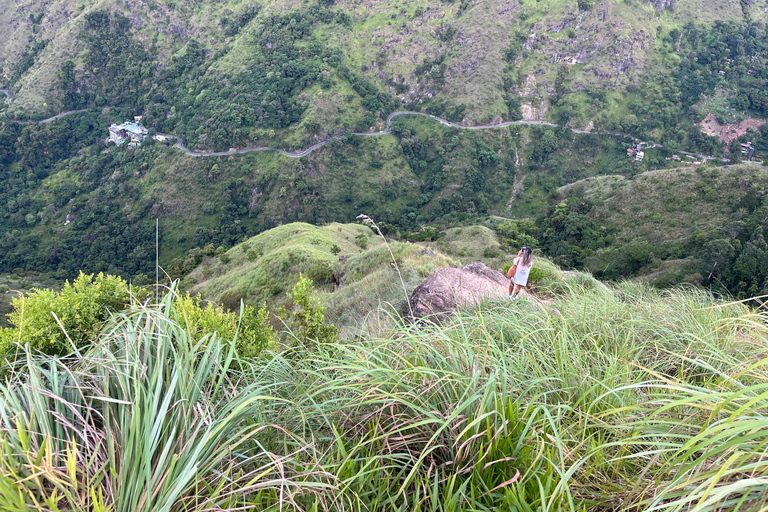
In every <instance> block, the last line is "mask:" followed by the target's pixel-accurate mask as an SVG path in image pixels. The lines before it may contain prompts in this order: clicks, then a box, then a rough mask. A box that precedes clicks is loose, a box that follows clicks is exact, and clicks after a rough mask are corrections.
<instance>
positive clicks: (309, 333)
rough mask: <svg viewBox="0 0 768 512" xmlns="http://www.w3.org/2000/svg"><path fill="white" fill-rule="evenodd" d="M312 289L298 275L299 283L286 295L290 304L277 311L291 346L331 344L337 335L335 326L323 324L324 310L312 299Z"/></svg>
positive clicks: (306, 281)
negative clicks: (314, 343) (288, 334)
mask: <svg viewBox="0 0 768 512" xmlns="http://www.w3.org/2000/svg"><path fill="white" fill-rule="evenodd" d="M313 289H314V288H313V287H312V281H311V280H310V279H307V278H306V277H304V276H303V275H299V282H297V283H296V284H295V285H294V287H293V290H292V291H291V292H289V293H288V297H289V298H290V303H289V304H287V305H286V306H283V307H282V308H280V309H279V310H278V317H279V318H280V319H281V320H282V321H283V322H284V323H285V325H286V326H287V327H288V329H289V331H290V335H291V337H292V338H293V343H292V344H295V345H299V346H303V347H307V348H309V347H310V346H311V343H312V342H318V343H333V342H335V341H336V339H337V337H338V334H339V329H338V328H337V327H336V326H335V325H332V324H326V323H325V318H324V316H323V312H324V311H325V309H326V308H324V307H323V306H321V305H320V301H319V300H318V299H317V298H315V297H312V291H313Z"/></svg>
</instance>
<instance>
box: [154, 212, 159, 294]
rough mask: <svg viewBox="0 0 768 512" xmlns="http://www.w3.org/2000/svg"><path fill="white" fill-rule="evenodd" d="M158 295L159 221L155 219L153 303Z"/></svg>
mask: <svg viewBox="0 0 768 512" xmlns="http://www.w3.org/2000/svg"><path fill="white" fill-rule="evenodd" d="M159 294H160V221H159V220H158V219H157V218H156V219H155V303H157V302H159V300H160V299H159V296H160V295H159Z"/></svg>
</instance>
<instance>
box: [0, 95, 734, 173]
mask: <svg viewBox="0 0 768 512" xmlns="http://www.w3.org/2000/svg"><path fill="white" fill-rule="evenodd" d="M0 92H1V93H4V94H5V97H6V103H8V105H10V104H11V102H12V101H13V97H12V96H11V93H10V92H9V91H8V90H7V89H0ZM87 110H88V109H80V110H67V111H65V112H61V113H59V114H56V115H55V116H53V117H49V118H47V119H42V120H39V121H36V120H31V119H30V120H12V122H14V123H17V124H32V123H50V122H51V121H55V120H56V119H60V118H62V117H64V116H68V115H70V114H76V113H78V112H86V111H87ZM399 116H422V117H428V118H430V119H433V120H435V121H437V122H438V123H440V124H442V125H445V126H448V127H451V128H458V129H461V130H493V129H496V128H506V127H509V126H524V125H529V126H549V127H551V128H559V126H560V125H558V124H555V123H549V122H546V121H507V122H504V123H498V124H481V125H477V126H463V125H460V124H458V123H452V122H451V121H448V120H447V119H443V118H442V117H437V116H433V115H430V114H425V113H423V112H415V111H412V110H400V111H397V112H393V113H391V114H389V115H388V116H387V127H386V129H384V130H381V131H378V132H365V133H353V134H352V135H358V136H361V137H373V136H377V135H387V134H390V133H392V120H393V119H394V118H396V117H399ZM566 129H568V130H570V131H572V132H573V133H580V134H591V135H610V136H614V137H627V138H630V139H632V140H634V141H635V142H638V143H639V142H642V141H641V140H640V139H638V138H636V137H633V136H632V135H629V134H626V133H606V132H588V131H586V130H578V129H576V128H568V127H566ZM157 135H160V136H163V137H167V138H169V139H173V140H175V141H176V147H177V148H179V149H180V150H182V151H183V152H184V153H186V154H187V155H188V156H191V157H202V156H229V155H243V154H245V153H253V152H256V151H275V152H277V153H280V154H281V155H285V156H287V157H289V158H302V157H305V156H307V155H308V154H310V153H312V152H313V151H315V150H316V149H320V148H321V147H323V146H325V145H326V144H329V143H331V142H333V141H335V140H339V139H341V138H342V136H341V135H336V136H333V137H326V138H324V139H322V140H321V141H320V142H318V143H316V144H313V145H311V146H309V147H307V148H304V149H302V150H301V151H299V152H297V153H291V152H290V151H285V150H284V149H278V148H270V147H266V146H256V147H246V148H240V149H232V150H229V151H194V150H191V149H189V148H188V147H186V146H185V145H184V141H183V140H182V139H181V137H179V136H177V135H172V134H169V133H158V134H157ZM662 147H664V146H662V145H661V144H656V143H649V144H648V145H647V146H646V149H650V148H662ZM679 153H681V154H683V155H689V156H695V157H698V158H701V159H703V160H720V161H721V162H730V160H729V159H727V158H717V157H714V156H708V155H702V154H699V153H690V152H688V151H679Z"/></svg>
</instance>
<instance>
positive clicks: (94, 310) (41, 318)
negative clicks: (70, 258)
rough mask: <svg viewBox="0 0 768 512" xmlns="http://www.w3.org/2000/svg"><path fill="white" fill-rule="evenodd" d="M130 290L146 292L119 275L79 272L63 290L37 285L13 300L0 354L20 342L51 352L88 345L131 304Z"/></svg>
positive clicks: (140, 295) (0, 339)
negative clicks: (114, 317)
mask: <svg viewBox="0 0 768 512" xmlns="http://www.w3.org/2000/svg"><path fill="white" fill-rule="evenodd" d="M131 292H133V294H134V295H136V296H137V297H138V298H143V297H145V296H146V294H147V292H146V290H144V289H142V288H133V289H132V290H130V291H129V288H128V283H126V282H125V281H124V280H123V279H122V278H120V277H117V276H111V275H105V274H103V273H100V274H98V275H96V276H94V275H93V274H83V273H80V275H79V276H78V278H77V279H75V280H74V281H73V282H72V283H70V282H69V281H67V282H65V283H64V288H62V290H61V291H60V292H57V291H54V290H51V289H47V288H46V289H34V290H32V291H31V292H30V293H29V295H27V296H26V297H18V298H14V299H13V300H12V301H11V307H12V308H13V310H12V311H11V312H10V313H9V314H8V323H9V324H10V325H11V327H10V328H7V329H3V330H2V332H0V357H2V356H7V355H8V354H9V352H10V350H11V347H12V346H13V344H14V343H16V342H20V343H22V344H29V347H30V348H31V349H32V350H33V351H40V352H44V353H46V354H50V355H64V354H67V353H70V352H71V351H72V350H73V349H74V348H75V347H77V348H81V347H84V346H86V345H87V344H89V343H90V342H91V340H92V339H93V338H94V336H95V334H96V333H97V332H99V330H100V329H101V327H102V326H103V325H104V322H106V321H107V320H108V319H109V318H110V316H111V315H112V314H113V313H115V312H117V311H120V310H122V309H124V308H125V307H126V306H127V305H128V304H129V302H130V298H131ZM57 319H58V322H57ZM59 322H61V326H60V325H59ZM62 327H63V329H64V330H62ZM65 331H66V334H65ZM70 340H71V341H70Z"/></svg>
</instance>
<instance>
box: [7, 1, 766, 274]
mask: <svg viewBox="0 0 768 512" xmlns="http://www.w3.org/2000/svg"><path fill="white" fill-rule="evenodd" d="M0 11H2V12H4V13H6V19H7V20H8V22H7V30H4V31H3V34H2V36H1V37H0V48H1V49H2V50H3V51H0V55H2V59H3V60H2V61H0V66H2V77H3V78H2V80H3V83H4V85H5V86H6V87H7V88H8V89H9V90H10V94H11V95H12V96H13V98H14V101H13V103H12V104H11V105H10V106H8V105H3V106H2V110H0V123H2V125H1V126H0V141H1V142H2V143H0V152H1V154H0V216H1V222H0V246H1V247H2V250H3V257H2V258H1V259H0V271H2V272H10V271H13V270H14V269H20V270H22V271H39V272H44V273H47V274H50V275H54V276H56V277H58V278H65V277H73V276H74V275H76V273H77V271H79V270H81V269H82V270H86V271H102V270H103V271H109V272H113V273H120V274H123V275H126V276H138V278H139V279H140V280H141V279H145V278H146V276H148V275H151V274H152V273H153V266H154V261H153V253H154V251H153V245H154V226H153V219H154V218H159V219H160V227H161V247H160V255H161V262H162V263H163V264H164V265H168V264H169V263H170V262H171V260H173V259H174V258H176V257H180V256H183V255H186V254H187V252H188V251H189V250H190V249H191V248H195V247H197V248H202V247H205V246H206V245H208V244H213V245H214V246H215V247H218V246H226V247H231V246H233V245H235V244H237V243H239V242H241V241H242V240H244V239H246V238H247V237H250V236H253V235H255V234H257V233H259V232H262V231H264V230H265V229H268V228H271V227H274V226H276V225H280V224H284V223H286V222H294V221H303V222H311V223H316V224H324V223H328V222H350V221H352V220H353V219H354V218H355V217H356V216H357V215H358V214H360V213H367V214H370V215H372V216H373V217H374V218H375V219H376V220H377V222H379V223H380V224H382V226H383V227H384V228H385V230H386V231H387V232H388V233H389V234H391V235H393V236H396V235H397V234H398V233H399V234H400V235H401V236H403V237H407V236H409V235H410V234H413V233H415V232H419V231H423V229H424V226H425V225H427V224H429V223H438V224H439V225H440V226H441V227H449V226H451V225H452V224H454V223H455V222H457V221H458V220H460V219H461V218H463V217H465V216H467V215H501V216H507V217H511V216H530V215H534V214H537V213H539V212H540V211H541V209H542V208H543V207H544V206H545V204H546V202H547V201H548V199H549V196H550V194H552V193H553V191H554V190H556V189H557V188H558V187H561V186H564V185H567V184H569V183H573V182H574V181H577V180H580V179H584V178H587V177H593V176H598V175H603V174H621V175H623V176H632V175H635V174H637V173H640V172H643V171H645V170H648V169H651V168H660V167H667V166H669V165H674V160H668V159H671V158H672V156H674V155H676V154H677V152H678V151H679V150H681V149H683V150H689V151H692V152H695V153H703V154H706V155H709V156H712V157H718V158H719V157H729V158H732V159H736V158H737V157H738V150H736V151H729V150H730V149H731V148H729V147H728V146H727V145H722V144H720V142H719V141H718V139H717V138H714V137H708V136H706V135H704V134H702V132H701V131H700V129H699V127H698V126H697V125H696V124H695V123H696V122H698V121H699V120H700V118H701V117H702V116H703V114H705V113H713V114H715V115H719V116H720V117H723V119H722V120H723V121H724V122H725V121H726V120H727V121H732V120H734V119H735V118H736V117H743V118H746V117H750V116H751V117H753V118H755V119H752V120H751V121H750V123H751V124H750V126H751V128H750V130H752V131H749V130H747V129H744V130H742V132H743V135H741V138H740V139H739V140H738V141H737V142H743V141H746V140H751V141H752V142H754V143H755V146H756V148H757V151H758V154H764V153H765V152H766V150H768V137H765V136H764V135H765V130H766V129H768V128H766V129H759V130H757V131H755V130H754V127H756V126H758V127H759V126H760V122H761V121H760V116H764V117H765V115H766V109H768V85H766V84H768V67H766V59H765V57H764V55H765V54H768V53H765V52H768V48H767V47H766V44H768V43H766V42H765V41H768V37H766V36H768V33H767V32H766V29H765V25H764V18H765V13H764V12H763V11H764V8H763V6H762V4H759V2H752V3H743V4H736V3H734V2H726V1H716V2H698V1H694V0H678V1H671V2H641V1H635V2H629V3H628V2H616V1H613V0H602V1H598V2H589V1H579V2H576V1H573V2H570V1H568V2H566V1H561V0H542V1H540V2H535V3H534V2H523V3H520V2H516V1H511V2H510V1H501V0H493V1H489V2H469V1H464V2H458V1H457V2H453V3H451V2H437V1H422V2H402V3H397V2H395V3H391V2H377V3H373V2H351V1H349V2H348V1H339V2H336V3H333V2H319V3H317V2H303V3H299V2H287V1H279V2H266V1H265V2H219V3H216V4H210V3H177V2H173V1H167V2H166V1H157V0H152V1H150V2H146V3H134V2H128V3H123V2H120V1H117V0H115V1H104V2H99V3H96V4H89V5H85V4H76V5H75V4H73V3H72V2H65V1H60V2H53V3H47V4H44V3H42V2H30V3H25V4H21V3H20V4H16V3H14V2H10V1H8V0H0ZM71 109H76V110H80V109H83V110H85V112H82V113H75V114H71V115H69V116H67V117H64V118H62V119H59V120H56V121H54V122H50V123H45V124H36V123H31V124H19V123H16V122H13V118H16V119H17V120H18V119H20V118H30V117H32V118H41V117H45V116H48V115H51V114H54V113H57V112H60V111H61V110H71ZM403 109H414V110H418V111H421V112H425V113H428V114H433V115H440V116H443V117H444V118H447V119H450V120H453V121H455V122H457V123H462V124H463V125H477V124H479V123H495V122H499V121H502V120H506V121H508V120H511V119H519V118H524V119H527V120H536V119H546V120H549V121H553V122H555V123H556V124H558V125H559V127H557V128H551V127H542V126H529V125H526V126H512V127H509V128H503V129H496V130H482V131H480V130H477V131H469V130H459V129H456V128H449V127H447V126H445V125H444V124H440V123H438V122H436V121H434V120H431V119H425V118H413V117H410V118H409V117H398V118H396V119H395V120H394V121H393V122H392V126H391V133H386V134H382V135H377V136H372V137H364V136H358V135H354V134H352V133H351V132H360V133H370V132H371V131H372V130H374V131H378V130H384V129H385V128H386V123H385V120H386V119H387V116H388V115H389V114H390V113H392V112H394V111H397V110H403ZM726 114H727V115H726ZM134 115H143V116H144V117H143V120H142V122H143V123H144V124H145V125H146V126H147V127H149V128H150V130H154V131H158V132H165V133H172V134H174V135H176V136H180V137H181V138H182V139H183V141H184V143H185V145H186V146H187V147H188V148H191V149H196V150H199V151H203V152H205V151H212V150H227V149H229V148H243V147H250V146H270V147H273V148H281V149H284V150H290V151H298V150H300V149H303V148H307V147H309V146H310V145H312V144H316V143H318V142H320V141H323V140H325V139H326V138H327V137H329V136H331V135H336V136H340V135H342V134H345V133H346V135H344V136H343V137H342V138H341V139H339V140H335V141H333V142H332V143H328V144H327V145H325V146H323V147H321V148H320V149H318V150H317V151H314V152H312V153H310V154H308V155H307V156H305V157H303V158H300V159H291V158H287V157H285V156H281V155H278V154H274V153H264V152H261V153H248V154H245V155H228V156H220V157H213V156H202V157H197V158H195V157H191V156H189V155H186V154H184V153H182V152H181V151H179V150H178V149H176V148H173V147H164V146H163V145H161V144H146V145H144V146H142V147H138V148H126V147H119V148H116V147H108V146H105V145H104V144H103V139H104V138H105V137H106V135H107V130H106V129H107V127H108V126H109V125H110V124H111V123H113V122H122V121H124V120H126V119H130V118H132V117H133V116H134ZM724 116H725V117H727V119H725V117H724ZM763 126H766V125H763ZM573 129H575V130H577V131H579V133H576V132H574V131H573ZM581 131H591V132H592V133H591V134H587V133H580V132H581ZM742 132H739V133H742ZM621 133H629V134H631V135H633V136H635V137H639V138H642V139H645V140H651V141H654V142H661V143H663V145H664V147H663V148H654V149H648V150H647V151H646V158H645V160H644V161H643V162H634V161H632V160H630V159H629V158H627V157H626V153H625V150H626V148H627V147H628V146H629V145H630V144H631V143H633V142H634V141H633V140H632V139H631V138H629V137H625V136H623V135H611V134H621ZM729 140H730V139H729ZM737 148H738V145H737ZM556 256H557V255H556V254H553V257H556Z"/></svg>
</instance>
